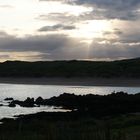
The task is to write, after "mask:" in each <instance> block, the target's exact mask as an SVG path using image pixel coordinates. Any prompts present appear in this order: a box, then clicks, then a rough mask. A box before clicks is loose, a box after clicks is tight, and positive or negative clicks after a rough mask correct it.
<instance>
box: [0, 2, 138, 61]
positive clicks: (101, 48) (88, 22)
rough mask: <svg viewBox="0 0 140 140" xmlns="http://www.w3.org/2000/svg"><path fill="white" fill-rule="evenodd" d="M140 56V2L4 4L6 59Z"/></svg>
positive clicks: (2, 49) (0, 15)
mask: <svg viewBox="0 0 140 140" xmlns="http://www.w3.org/2000/svg"><path fill="white" fill-rule="evenodd" d="M135 57H140V0H4V1H3V0H0V61H2V62H3V61H7V60H22V61H50V60H75V59H77V60H90V61H96V60H97V61H101V60H105V61H110V60H120V59H128V58H135Z"/></svg>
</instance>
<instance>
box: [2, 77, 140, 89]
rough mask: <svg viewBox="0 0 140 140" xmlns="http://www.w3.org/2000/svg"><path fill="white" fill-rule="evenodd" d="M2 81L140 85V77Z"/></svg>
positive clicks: (5, 80)
mask: <svg viewBox="0 0 140 140" xmlns="http://www.w3.org/2000/svg"><path fill="white" fill-rule="evenodd" d="M0 83H7V84H10V83H11V84H31V85H74V86H119V87H140V79H131V78H13V77H8V78H3V77H2V78H0Z"/></svg>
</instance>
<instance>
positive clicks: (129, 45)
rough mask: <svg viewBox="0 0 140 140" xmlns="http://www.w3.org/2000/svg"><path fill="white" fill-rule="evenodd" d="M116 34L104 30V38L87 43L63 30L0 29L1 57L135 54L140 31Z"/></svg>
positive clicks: (105, 57)
mask: <svg viewBox="0 0 140 140" xmlns="http://www.w3.org/2000/svg"><path fill="white" fill-rule="evenodd" d="M115 31H119V30H117V29H116V30H114V34H118V32H115ZM109 34H110V33H109ZM119 35H120V37H119V38H116V39H109V38H107V36H108V34H106V35H105V36H104V38H94V40H93V42H92V43H91V44H90V45H88V44H86V43H83V42H82V39H77V38H72V37H69V36H67V35H64V34H60V35H58V34H50V35H40V36H36V35H34V36H26V37H24V38H17V37H15V36H10V35H8V34H6V33H4V32H1V33H0V42H1V43H0V51H1V53H3V55H1V57H7V59H9V58H10V59H11V60H12V59H15V58H17V59H19V60H64V59H66V60H70V59H91V60H115V59H121V58H133V57H139V54H140V41H139V40H140V33H137V34H133V36H137V38H135V37H134V38H132V39H131V40H129V37H130V36H131V35H132V34H127V33H119ZM127 38H128V40H129V41H128V40H127ZM7 53H8V54H7ZM15 54H16V55H15ZM8 55H9V56H8Z"/></svg>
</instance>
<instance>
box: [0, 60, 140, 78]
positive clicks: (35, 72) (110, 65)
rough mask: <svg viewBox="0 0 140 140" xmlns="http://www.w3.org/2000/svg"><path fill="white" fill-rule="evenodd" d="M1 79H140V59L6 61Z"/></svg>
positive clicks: (3, 64) (1, 72)
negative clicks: (107, 60) (108, 60)
mask: <svg viewBox="0 0 140 140" xmlns="http://www.w3.org/2000/svg"><path fill="white" fill-rule="evenodd" d="M0 77H107V78H113V77H124V78H140V58H136V59H128V60H120V61H111V62H106V61H77V60H71V61H38V62H24V61H6V62H3V63H0Z"/></svg>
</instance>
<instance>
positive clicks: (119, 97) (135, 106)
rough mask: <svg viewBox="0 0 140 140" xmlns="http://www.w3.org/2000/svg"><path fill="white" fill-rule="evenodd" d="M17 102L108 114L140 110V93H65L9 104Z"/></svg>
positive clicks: (24, 104) (99, 114)
mask: <svg viewBox="0 0 140 140" xmlns="http://www.w3.org/2000/svg"><path fill="white" fill-rule="evenodd" d="M16 104H18V105H20V106H22V107H35V106H40V105H50V106H58V107H60V106H61V107H63V108H65V109H70V110H72V111H75V112H78V113H80V114H82V113H84V114H92V115H93V116H107V115H118V114H125V113H136V112H140V93H138V94H127V93H125V92H117V93H112V94H109V95H93V94H88V95H75V94H69V93H64V94H61V95H60V96H58V97H52V98H50V99H43V98H42V97H38V98H37V99H36V100H34V98H29V97H28V98H27V99H26V100H25V101H18V100H13V101H11V103H10V104H9V106H10V107H15V105H16Z"/></svg>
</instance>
